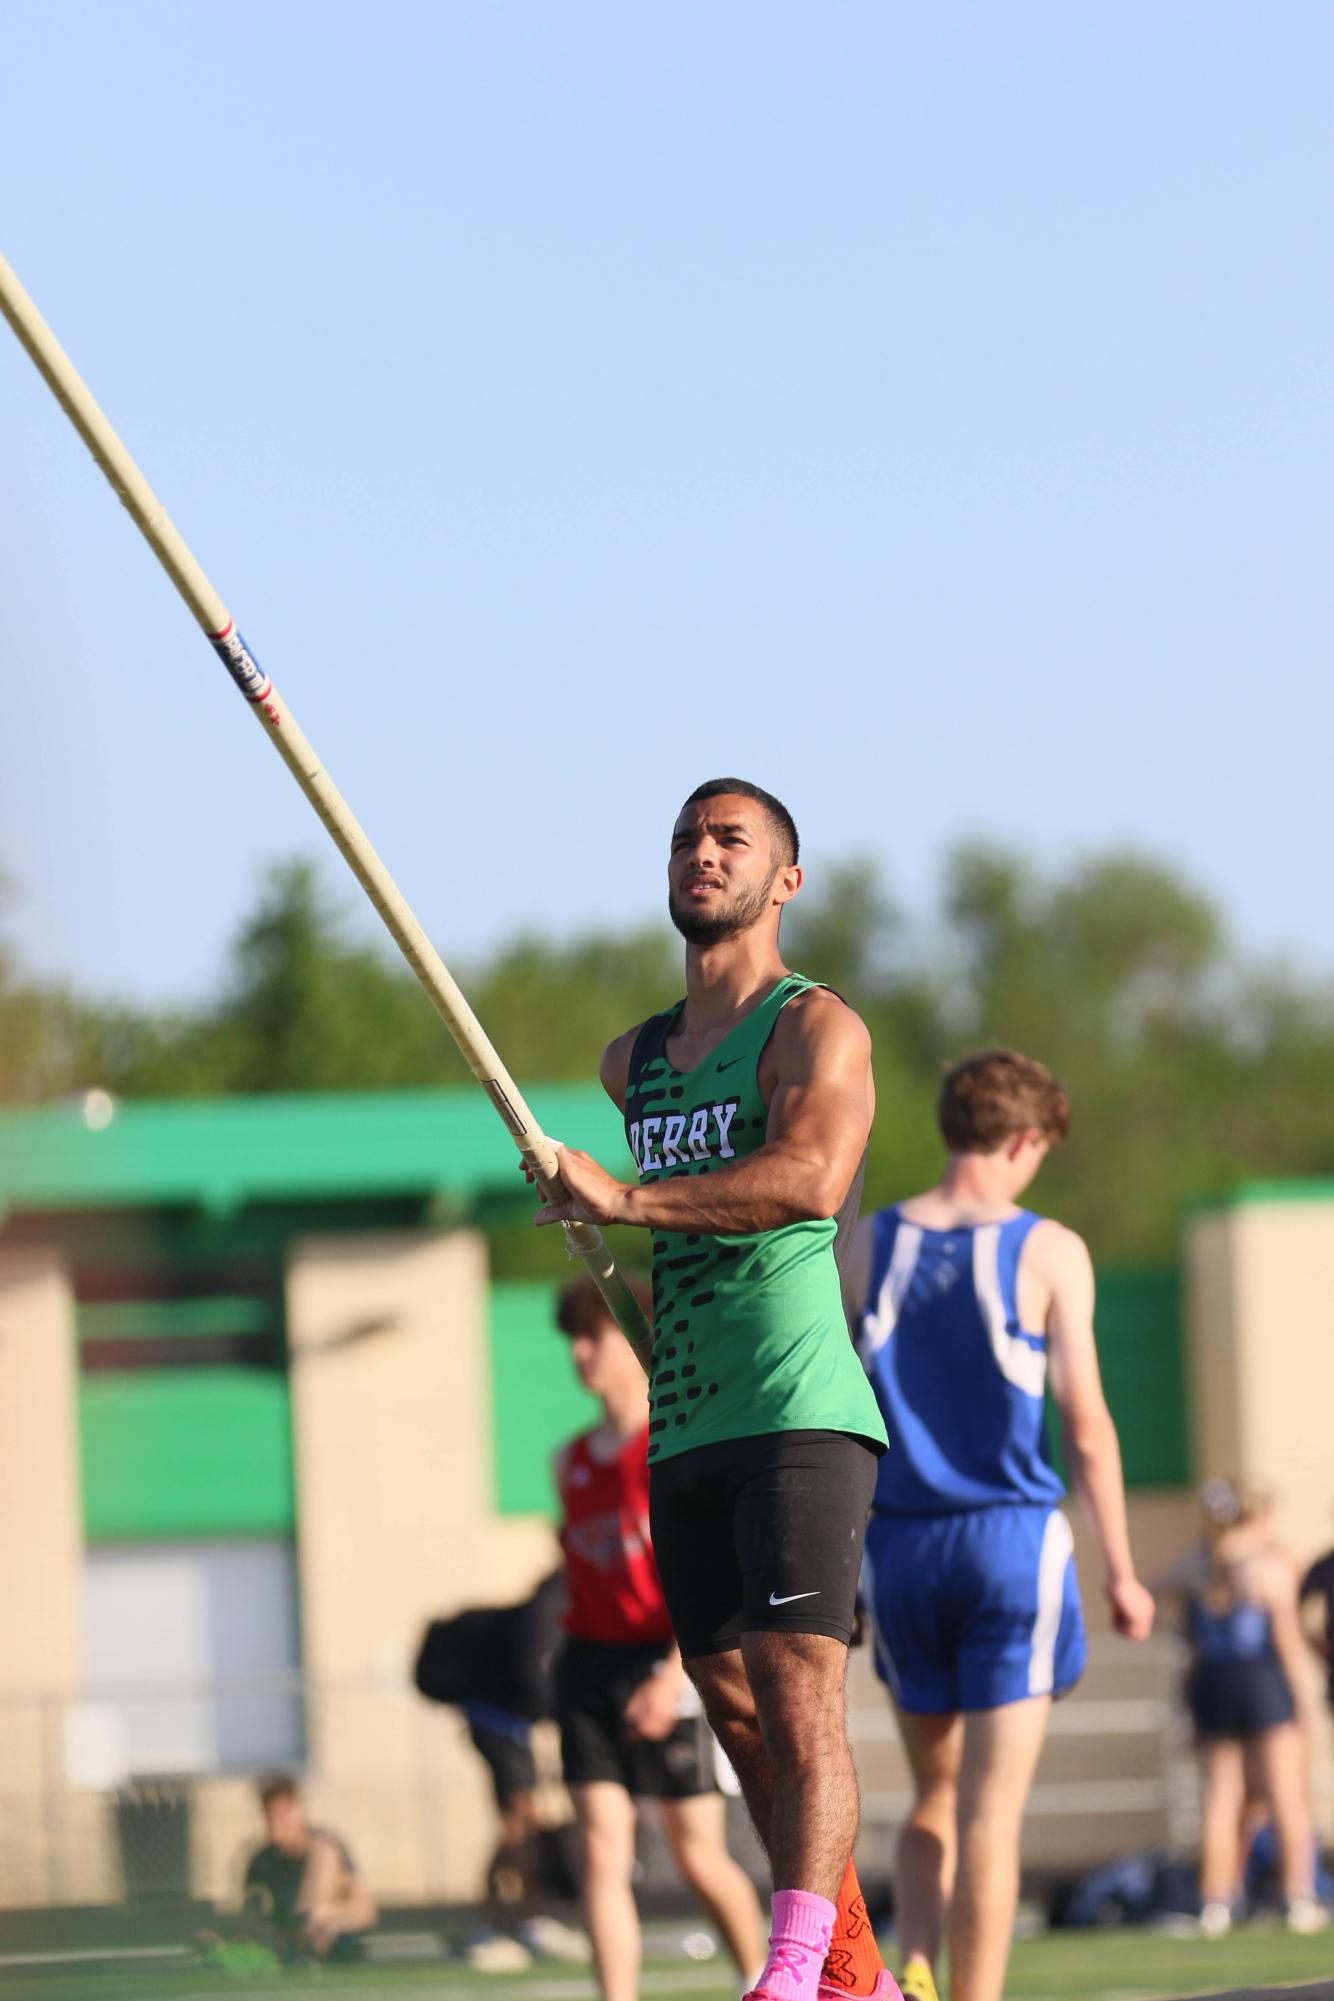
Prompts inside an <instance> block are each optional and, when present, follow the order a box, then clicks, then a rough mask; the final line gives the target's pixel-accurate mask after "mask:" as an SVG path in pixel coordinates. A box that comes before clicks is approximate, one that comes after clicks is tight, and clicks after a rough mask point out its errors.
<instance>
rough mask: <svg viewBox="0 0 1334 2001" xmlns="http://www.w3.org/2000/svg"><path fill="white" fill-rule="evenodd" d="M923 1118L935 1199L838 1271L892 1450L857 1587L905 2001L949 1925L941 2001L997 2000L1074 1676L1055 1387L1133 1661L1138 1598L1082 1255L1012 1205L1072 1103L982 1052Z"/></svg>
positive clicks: (891, 1216) (1019, 1060)
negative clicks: (897, 1831)
mask: <svg viewBox="0 0 1334 2001" xmlns="http://www.w3.org/2000/svg"><path fill="white" fill-rule="evenodd" d="M937 1115H938V1118H939V1123H940V1129H941V1133H942V1135H943V1137H944V1140H945V1144H946V1146H947V1147H948V1148H949V1160H948V1163H947V1165H946V1168H945V1172H944V1175H943V1177H942V1179H941V1181H940V1183H939V1184H938V1186H937V1187H935V1188H933V1189H930V1190H929V1191H928V1192H927V1193H925V1194H923V1195H915V1196H913V1197H912V1198H911V1199H910V1200H909V1201H906V1202H901V1203H898V1204H897V1205H896V1206H895V1207H893V1208H890V1209H882V1210H880V1211H879V1212H878V1213H877V1214H875V1215H873V1216H868V1217H866V1218H864V1219H863V1221H862V1223H861V1224H860V1226H859V1228H858V1233H857V1237H856V1239H855V1241H854V1246H853V1252H852V1257H851V1259H850V1261H849V1270H848V1299H849V1306H850V1308H851V1310H852V1315H853V1324H854V1327H855V1328H856V1330H857V1335H858V1345H859V1348H860V1351H861V1355H862V1359H863V1362H864V1363H865V1366H866V1370H867V1373H868V1374H869V1376H870V1378H871V1381H872V1383H873V1385H874V1387H875V1392H876V1396H877V1398H878V1400H879V1403H880V1407H881V1411H882V1413H883V1415H884V1419H885V1425H886V1428H887V1430H888V1432H889V1438H890V1449H889V1451H888V1453H887V1454H886V1455H885V1457H884V1458H883V1459H882V1460H881V1462H880V1471H879V1476H878V1481H877V1486H876V1494H875V1501H874V1504H873V1509H872V1515H871V1525H870V1529H869V1532H868V1535H867V1542H866V1564H865V1576H864V1588H865V1596H866V1601H867V1609H868V1612H869V1615H870V1620H871V1627H872V1631H873V1634H874V1639H875V1653H876V1664H877V1667H878V1669H879V1672H880V1674H881V1677H882V1679H883V1680H885V1681H886V1682H887V1683H888V1684H889V1687H890V1689H891V1691H892V1693H893V1696H894V1701H895V1704H896V1706H897V1709H898V1714H899V1726H900V1729H901V1731H902V1735H903V1741H904V1746H905V1749H906V1750H907V1754H908V1760H909V1763H910V1765H911V1768H912V1775H913V1783H914V1789H915V1795H916V1797H915V1800H914V1805H913V1809H912V1813H911V1815H910V1817H909V1819H908V1821H907V1822H906V1824H905V1826H904V1828H903V1832H902V1835H901V1837H900V1841H899V1859H898V1877H897V1899H898V1910H899V1944H900V1950H901V1952H902V1955H903V1960H904V1967H903V1970H902V1971H901V1973H900V1980H901V1983H902V1987H903V1992H904V1994H905V1995H906V1996H918V1997H921V2001H934V1997H935V1992H936V1990H935V1985H934V1978H933V1973H932V1967H933V1965H934V1961H935V1958H936V1955H937V1952H938V1951H939V1948H940V1944H941V1938H942V1934H943V1933H944V1931H945V1926H946V1914H947V1913H948V1926H949V1953H950V1983H951V1985H950V1992H951V1996H952V2001H1000V1995H1001V1988H1002V1984H1003V1981H1004V1977H1005V1965H1006V1959H1007V1956H1008V1952H1009V1943H1010V1933H1011V1929H1012V1925H1013V1919H1014V1906H1015V1900H1016V1897H1017V1894H1018V1882H1019V1829H1020V1822H1021V1819H1022V1816H1023V1811H1024V1804H1025V1801H1026V1799H1027V1797H1028V1790H1029V1786H1030V1785H1031V1783H1032V1778H1033V1772H1034V1769H1035V1767H1036V1765H1037V1760H1038V1754H1039V1752H1040V1750H1041V1748H1042V1740H1043V1736H1044V1734H1045V1731H1046V1727H1047V1719H1048V1716H1049V1714H1050V1711H1051V1704H1052V1700H1053V1698H1054V1697H1056V1696H1059V1695H1063V1694H1065V1692H1066V1691H1067V1690H1068V1689H1070V1688H1072V1687H1073V1686H1074V1683H1075V1682H1076V1681H1077V1680H1078V1678H1079V1675H1080V1674H1081V1672H1082V1671H1083V1667H1084V1660H1085V1654H1086V1646H1085V1640H1084V1626H1083V1618H1082V1615H1081V1612H1080V1606H1079V1595H1078V1589H1077V1586H1076V1583H1075V1576H1074V1567H1073V1564H1072V1562H1071V1549H1072V1538H1071V1533H1070V1525H1069V1523H1068V1522H1067V1520H1066V1518H1065V1516H1064V1514H1063V1513H1062V1512H1061V1510H1060V1507H1059V1503H1060V1501H1061V1499H1062V1497H1063V1494H1064V1489H1063V1487H1062V1485H1061V1482H1060V1480H1059V1479H1058V1477H1057V1475H1056V1473H1055V1471H1054V1469H1053V1468H1052V1466H1051V1464H1050V1463H1049V1461H1048V1459H1047V1456H1046V1451H1045V1442H1044V1432H1043V1391H1044V1388H1045V1385H1046V1382H1047V1380H1048V1379H1050V1383H1051V1390H1052V1396H1053V1399H1054V1401H1055V1404H1056V1407H1057V1410H1058V1412H1059V1414H1060V1419H1061V1427H1062V1438H1063V1443H1064V1449H1065V1457H1066V1464H1067V1465H1068V1466H1069V1468H1070V1474H1071V1479H1072V1481H1073V1484H1074V1487H1075V1491H1076V1493H1077V1494H1078V1495H1079V1498H1080V1500H1081V1501H1082V1503H1083V1504H1084V1507H1085V1509H1086V1510H1087V1512H1088V1515H1089V1518H1090V1520H1091V1523H1092V1526H1093V1530H1094V1533H1095V1535H1096V1537H1097V1541H1098V1545H1099V1549H1100V1551H1101V1553H1102V1558H1103V1562H1104V1565H1105V1568H1106V1581H1105V1586H1104V1588H1105V1591H1106V1595H1107V1599H1108V1603H1109V1605H1110V1608H1111V1615H1112V1623H1113V1625H1114V1626H1115V1627H1116V1630H1117V1631H1118V1632H1120V1633H1124V1634H1125V1635H1126V1636H1127V1638H1129V1639H1136V1640H1140V1639H1144V1638H1145V1637H1146V1636H1147V1634H1148V1632H1149V1630H1150V1628H1151V1626H1152V1623H1153V1600H1152V1598H1151V1597H1150V1595H1149V1593H1148V1592H1147V1591H1146V1590H1145V1588H1144V1586H1143V1585H1142V1584H1140V1582H1139V1580H1138V1579H1137V1577H1136V1575H1135V1570H1134V1564H1133V1562H1132V1560H1131V1555H1130V1544H1129V1539H1128V1537H1127V1533H1126V1509H1125V1494H1124V1489H1123V1485H1122V1479H1121V1455H1120V1449H1119V1447H1118V1444H1117V1439H1116V1431H1115V1429H1114V1427H1113V1424H1112V1420H1111V1416H1110V1414H1109V1412H1108V1410H1107V1405H1106V1403H1105V1401H1104V1399H1103V1394H1102V1385H1101V1381H1100V1378H1099V1374H1098V1359H1097V1352H1096V1350H1095V1348H1094V1342H1093V1268H1092V1265H1091V1263H1090V1261H1089V1254H1088V1251H1087V1249H1086V1248H1085V1246H1084V1244H1083V1242H1082V1240H1081V1239H1080V1238H1079V1237H1077V1236H1075V1234H1074V1233H1073V1231H1070V1230H1067V1229H1064V1228H1063V1227H1062V1226H1061V1225H1060V1224H1059V1223H1054V1222H1051V1221H1047V1220H1044V1219H1043V1218H1041V1217H1039V1216H1035V1215H1033V1214H1032V1212H1031V1211H1029V1210H1025V1209H1021V1208H1020V1207H1018V1206H1017V1201H1016V1198H1017V1197H1018V1196H1019V1195H1020V1194H1021V1193H1022V1192H1023V1190H1024V1189H1025V1188H1026V1187H1027V1186H1028V1184H1029V1182H1030V1181H1031V1180H1032V1179H1033V1176H1034V1175H1035V1174H1036V1173H1037V1170H1038V1168H1039V1166H1040V1165H1041V1162H1042V1159H1043V1156H1044V1154H1045V1153H1046V1152H1047V1150H1048V1148H1049V1147H1050V1146H1051V1145H1052V1144H1054V1143H1055V1142H1057V1141H1059V1140H1061V1139H1063V1138H1064V1137H1065V1134H1066V1131H1067V1129H1068V1126H1069V1116H1070V1114H1069V1104H1068V1101H1067V1099H1066V1096H1065V1093H1064V1091H1063V1090H1062V1089H1061V1087H1060V1085H1059V1084H1057V1083H1056V1081H1055V1079H1054V1078H1053V1077H1052V1076H1051V1074H1050V1072H1049V1071H1047V1070H1046V1069H1044V1067H1043V1066H1042V1065H1041V1064H1040V1063H1034V1062H1032V1061H1030V1060H1029V1059H1028V1058H1027V1057H1024V1056H1020V1055H1018V1054H1017V1053H1016V1052H1014V1051H1011V1050H1003V1049H997V1050H987V1051H984V1052H983V1053H981V1054H980V1055H976V1056H970V1057H967V1058H965V1060H964V1061H963V1062H961V1063H959V1064H956V1065H955V1067H954V1068H953V1069H952V1070H951V1071H949V1073H948V1074H947V1076H946V1077H945V1080H944V1082H943V1084H942V1086H941V1092H940V1098H939V1102H938V1106H937Z"/></svg>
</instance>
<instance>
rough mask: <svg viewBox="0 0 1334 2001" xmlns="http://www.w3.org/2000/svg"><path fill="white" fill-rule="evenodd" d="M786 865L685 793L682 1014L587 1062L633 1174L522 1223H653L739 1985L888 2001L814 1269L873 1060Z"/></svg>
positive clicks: (594, 1179)
mask: <svg viewBox="0 0 1334 2001" xmlns="http://www.w3.org/2000/svg"><path fill="white" fill-rule="evenodd" d="M797 855H798V844H797V830H796V827H795V826H794V825H793V822H792V816H791V814H790V813H789V812H788V811H787V809H786V807H785V806H783V805H781V804H780V802H779V801H778V800H777V799H775V798H773V797H772V795H771V794H769V793H767V792H765V791H763V790H762V789H761V788H760V787H759V786H756V785H751V784H749V783H747V782H745V781H744V780H742V779H736V778H720V779H714V780H712V781H710V782H709V783H708V784H705V785H701V786H700V787H699V788H698V789H697V790H696V791H695V792H693V793H692V794H691V796H690V798H689V799H688V800H687V801H686V803H685V805H684V807H683V808H682V809H681V813H680V815H679V816H678V818H677V822H676V826H675V828H674V829H673V833H672V843H671V855H670V859H669V862H668V870H667V875H668V890H669V908H670V911H671V916H672V921H673V923H674V924H675V925H676V928H677V930H678V931H680V932H681V934H682V936H683V937H684V938H685V941H686V997H685V999H684V1001H681V1002H678V1003H677V1005H676V1006H675V1007H673V1008H671V1009H669V1010H668V1012H667V1013H665V1014H660V1015H654V1016H652V1017H651V1018H650V1019H649V1020H648V1021H645V1022H642V1023H641V1024H640V1025H639V1026H638V1027H636V1028H633V1029H630V1030H629V1031H628V1032H627V1033H626V1034H624V1035H622V1036H620V1037H618V1038H617V1040H616V1041H615V1042H613V1043H612V1044H611V1045H610V1047H609V1048H608V1049H607V1050H606V1052H605V1054H604V1056H603V1059H602V1067H601V1076H602V1082H603V1085H604V1088H605V1089H606V1091H607V1092H608V1094H609V1096H610V1097H611V1098H612V1099H613V1100H614V1101H615V1103H616V1104H617V1105H618V1106H619V1107H620V1109H621V1110H622V1112H623V1113H624V1116H625V1123H626V1136H627V1139H628V1141H629V1144H630V1147H631V1150H632V1151H633V1153H634V1157H635V1161H636V1164H637V1166H638V1168H639V1180H638V1183H637V1184H626V1183H623V1182H620V1181H617V1180H615V1179H614V1178H613V1177H612V1176H611V1175H610V1174H608V1173H607V1172H606V1171H605V1170H604V1169H603V1168H601V1167H600V1166H599V1165H598V1163H597V1162H596V1161H595V1160H593V1159H592V1158H590V1156H589V1155H588V1154H586V1153H581V1152H578V1151H577V1150H576V1149H574V1148H572V1147H565V1148H563V1149H562V1150H561V1152H560V1155H559V1162H560V1174H561V1181H562V1183H563V1184H564V1187H565V1189H566V1191H567V1193H566V1197H565V1199H564V1200H561V1201H557V1202H551V1203H548V1204H547V1205H545V1206H544V1207H543V1208H541V1209H539V1211H538V1215H537V1220H538V1222H539V1223H558V1222H570V1221H576V1220H585V1221H588V1222H598V1223H630V1224H637V1225H639V1226H640V1227H641V1228H644V1229H647V1230H649V1231H651V1233H652V1249H653V1307H654V1346H653V1367H652V1373H651V1377H650V1384H649V1390H650V1397H649V1405H650V1413H651V1415H650V1421H649V1463H650V1510H651V1522H652V1531H653V1544H654V1549H655V1552H656V1555H657V1561H658V1570H659V1574H660V1577H661V1580H662V1585H663V1590H664V1593H665V1596H666V1600H667V1606H668V1610H669V1611H670V1613H671V1619H672V1625H673V1627H674V1629H675V1632H676V1636H677V1639H678V1642H679V1644H680V1648H681V1653H682V1655H683V1657H684V1659H685V1665H686V1668H687V1671H688V1672H689V1674H690V1676H691V1678H692V1679H693V1681H694V1682H695V1684H696V1686H697V1687H698V1689H699V1691H700V1694H701V1696H702V1697H703V1701H704V1707H705V1710H706V1713H707V1715H708V1718H709V1721H710V1723H711V1724H712V1725H713V1728H714V1730H715V1732H716V1733H717V1735H718V1737H719V1738H720V1740H721V1742H722V1744H723V1748H724V1749H725V1751H726V1752H727V1755H728V1757H729V1758H730V1759H731V1761H732V1764H733V1766H734V1767H735V1770H736V1773H737V1776H738V1778H739V1779H740V1781H741V1787H742V1791H743V1792H744V1794H745V1798H746V1804H747V1806H748V1807H749V1808H750V1812H751V1815H752V1817H753V1819H754V1821H755V1825H756V1828H757V1829H758V1831H759V1834H760V1837H761V1839H762V1840H763V1842H764V1844H765V1847H766V1849H767V1850H768V1854H769V1861H770V1866H771V1868H772V1871H773V1882H774V1900H773V1922H772V1930H771V1935H770V1943H769V1956H768V1959H767V1961H766V1964H765V1968H764V1972H763V1973H762V1975H761V1976H760V1981H759V1985H758V1990H757V1991H758V1992H759V1993H761V1994H763V1995H765V1996H767V1997H769V2001H816V1995H817V1991H819V1992H820V1993H823V1994H825V1995H826V1996H833V1995H836V1994H854V1995H868V1994H873V1993H874V1994H876V1995H878V1996H879V1997H880V2001H886V1997H894V1996H897V1995H898V1991H899V1990H898V1988H897V1986H896V1985H895V1983H894V1980H893V1978H892V1976H891V1975H890V1974H888V1973H887V1972H886V1971H885V1969H884V1967H883V1965H882V1963H881V1960H880V1955H879V1952H878V1950H877V1949H876V1945H875V1940H874V1937H873V1935H872V1932H871V1928H870V1925H869V1923H868V1922H867V1919H866V1910H865V1905H864V1903H863V1902H862V1898H861V1892H860V1888H859V1886H858V1883H857V1878H856V1874H855V1872H854V1870H853V1867H852V1863H851V1860H850V1857H851V1854H852V1846H853V1841H854V1838H855V1836H856V1832H857V1811H858V1803H857V1783H856V1778H855V1775H854V1772H853V1768H852V1759H851V1756H850V1753H849V1750H848V1743H847V1734H846V1729H845V1724H844V1694H843V1690H844V1681H845V1678H846V1673H847V1649H848V1643H849V1640H850V1639H851V1636H852V1628H853V1619H854V1608H855V1600H856V1591H857V1579H858V1573H859V1568H860V1563H861V1553H862V1541H863V1537H864V1534H865V1529H866V1518H867V1511H868V1508H869V1506H870V1501H871V1495H872V1492H873V1490H874V1486H875V1476H876V1466H877V1460H878V1457H879V1454H880V1453H881V1452H882V1451H883V1450H884V1446H885V1430H884V1425H883V1423H882V1421H881V1418H880V1414H879V1411H878V1409H877V1407H876V1402H875V1398H874V1395H873V1394H872V1391H871V1388H870V1385H869V1384H868V1382H867V1380H866V1376H865V1374H864V1372H863V1370H862V1368H861V1366H860V1364H859V1363H858V1361H857V1357H856V1355H855V1353H854V1351H853V1348H852V1344H851V1342H850V1340H849V1338H848V1331H847V1324H846V1321H845V1319H844V1315H843V1310H842V1305H841V1299H840V1290H839V1273H838V1265H837V1262H836V1248H837V1246H838V1245H839V1244H840V1243H841V1242H842V1241H844V1240H845V1239H846V1237H847V1235H849V1234H850V1232H851V1229H852V1226H853V1225H854V1224H855V1222H856V1217H857V1204H858V1197H859V1194H860V1190H861V1180H862V1167H863V1161H864V1157H865V1152H866V1141H867V1136H868V1134H869V1132H870V1128H871V1117H872V1113H873V1111H874V1108H875V1099H874V1088H873V1085H872V1080H871V1043H870V1037H869V1036H868V1034H867V1031H866V1029H865V1027H864V1025H863V1024H862V1022H861V1021H860V1020H859V1019H858V1017H857V1016H856V1015H855V1014H854V1013H853V1012H852V1010H851V1009H850V1008H849V1007H847V1006H846V1005H845V1004H844V1002H843V1001H841V1000H840V999H839V998H838V997H837V995H835V994H833V993H831V992H829V991H828V990H827V989H826V988H823V987H820V986H818V985H816V984H815V983H814V982H812V981H810V980H807V979H804V978H803V977H802V976H801V975H800V974H796V973H790V972H789V971H788V970H787V968H786V967H785V966H784V964H783V961H782V958H781V957H780V955H779V949H778V927H779V920H780V919H781V917H782V913H783V909H784V906H785V905H786V904H788V903H790V902H791V900H792V898H793V897H794V896H795V895H796V894H797V891H798V890H799V889H800V887H801V882H802V871H801V869H800V867H799V866H798V860H797Z"/></svg>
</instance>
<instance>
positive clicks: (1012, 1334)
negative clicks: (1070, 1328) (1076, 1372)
mask: <svg viewBox="0 0 1334 2001" xmlns="http://www.w3.org/2000/svg"><path fill="white" fill-rule="evenodd" d="M1040 1220H1041V1219H1040V1218H1039V1217H1037V1216H1035V1215H1033V1214H1032V1213H1031V1212H1030V1211H1028V1210H1023V1211H1021V1212H1020V1214H1019V1215H1018V1216H1015V1217H1012V1218H1011V1220H1010V1221H1009V1222H1006V1223H976V1224H973V1225H971V1226H970V1227H968V1228H960V1229H953V1230H929V1229H926V1228H925V1227H924V1226H923V1225H922V1224H920V1223H910V1222H907V1221H905V1219H904V1218H903V1217H902V1216H901V1215H900V1214H899V1211H898V1210H897V1209H881V1210H880V1211H878V1213H877V1214H876V1217H875V1220H874V1232H875V1234H874V1240H873V1241H874V1250H873V1256H872V1262H871V1280H870V1285H869V1288H868V1291H867V1297H866V1303H865V1307H864V1309H863V1311H862V1315H861V1319H860V1323H859V1326H858V1329H857V1347H858V1351H859V1353H860V1355H861V1358H862V1362H863V1365H864V1367H865V1369H866V1373H867V1375H868V1376H869V1377H870V1379H871V1384H872V1387H873V1388H874V1390H875V1394H876V1399H877V1401H878V1403H879V1405H880V1410H881V1415H882V1416H883V1417H884V1420H885V1429H886V1430H887V1431H888V1433H889V1451H888V1452H887V1453H886V1454H885V1456H884V1458H883V1459H882V1460H881V1461H880V1473H879V1478H878V1480H877V1482H876V1492H875V1502H874V1505H875V1507H876V1508H877V1509H879V1510H881V1511H882V1512H884V1513H887V1514H896V1515H936V1514H960V1513H963V1512H964V1511H966V1510H967V1509H970V1508H990V1507H996V1506H998V1505H1003V1504H1005V1503H1010V1504H1013V1503H1015V1502H1023V1503H1032V1504H1041V1503H1047V1504H1051V1503H1054V1502H1056V1501H1059V1500H1060V1499H1061V1497H1062V1495H1063V1494H1064V1492H1065V1489H1064V1487H1063V1486H1062V1485H1061V1482H1060V1480H1059V1479H1058V1477H1057V1475H1056V1471H1055V1469H1054V1468H1053V1466H1052V1464H1051V1461H1050V1459H1049V1457H1048V1453H1047V1440H1046V1428H1045V1423H1044V1408H1043V1392H1044V1390H1045V1387H1046V1380H1047V1339H1046V1336H1045V1334H1034V1333H1030V1332H1029V1331H1028V1330H1027V1329H1025V1328H1022V1327H1020V1325H1019V1317H1018V1314H1017V1312H1016V1310H1015V1278H1016V1274H1017V1272H1018V1269H1019V1253H1020V1251H1021V1250H1022V1249H1023V1247H1024V1243H1025V1241H1026V1239H1027V1237H1028V1234H1029V1232H1030V1230H1032V1228H1033V1226H1034V1224H1035V1223H1037V1222H1039V1221H1040Z"/></svg>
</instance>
